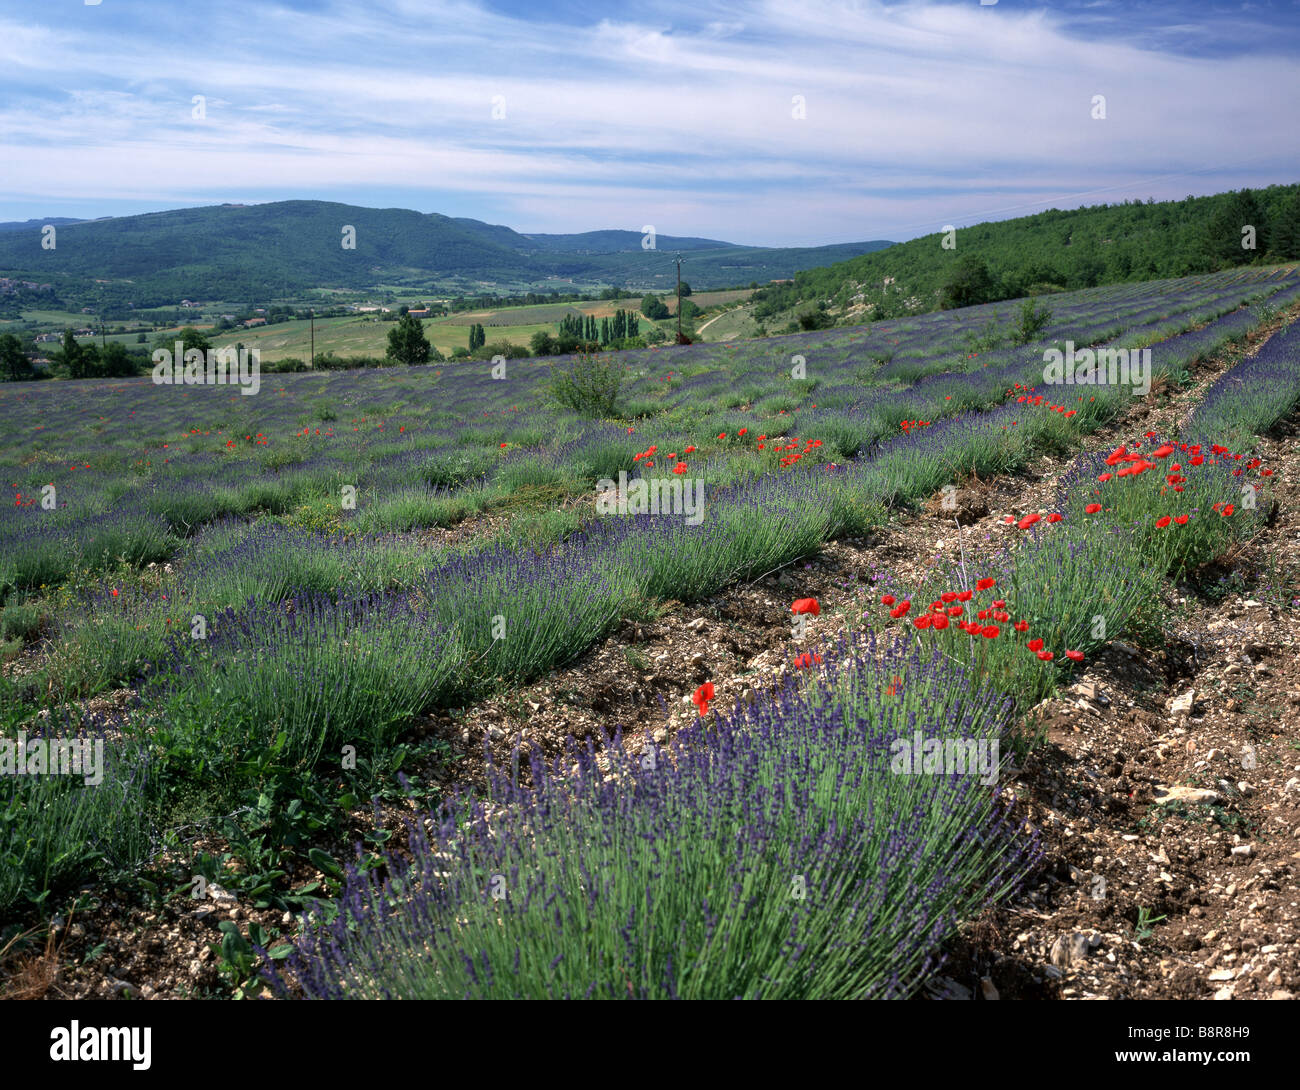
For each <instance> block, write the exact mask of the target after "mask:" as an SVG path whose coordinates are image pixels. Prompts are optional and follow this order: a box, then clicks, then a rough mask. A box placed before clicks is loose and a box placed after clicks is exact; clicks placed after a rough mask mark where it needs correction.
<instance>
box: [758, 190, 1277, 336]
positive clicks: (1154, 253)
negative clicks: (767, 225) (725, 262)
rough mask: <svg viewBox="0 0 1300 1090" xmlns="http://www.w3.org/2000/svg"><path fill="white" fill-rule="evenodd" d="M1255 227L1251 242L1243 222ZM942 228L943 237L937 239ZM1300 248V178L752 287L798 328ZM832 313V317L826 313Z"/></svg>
mask: <svg viewBox="0 0 1300 1090" xmlns="http://www.w3.org/2000/svg"><path fill="white" fill-rule="evenodd" d="M1246 227H1253V228H1254V232H1253V235H1254V237H1253V242H1254V248H1253V249H1251V248H1245V247H1243V245H1242V243H1243V240H1246V241H1251V239H1250V233H1249V232H1245V233H1243V228H1246ZM945 238H947V240H948V242H949V246H948V247H945V246H944V244H943V243H944V241H945ZM1296 258H1300V184H1297V185H1277V186H1270V187H1269V188H1267V189H1260V190H1254V191H1251V190H1240V191H1237V192H1232V193H1220V194H1216V195H1214V196H1211V197H1188V198H1186V199H1185V200H1181V201H1159V202H1157V201H1147V202H1145V203H1144V202H1141V201H1126V202H1124V203H1122V204H1109V205H1108V204H1101V205H1093V206H1089V207H1086V208H1077V209H1074V210H1072V211H1061V210H1059V209H1049V210H1048V211H1046V212H1040V213H1038V214H1037V215H1033V216H1023V217H1020V218H1019V219H1011V220H1002V221H1000V222H996V223H980V224H976V225H975V226H972V227H961V228H958V229H957V230H956V231H955V232H953V233H952V234H951V235H948V236H945V234H944V233H943V232H936V233H935V234H931V235H925V236H924V237H922V238H917V239H912V240H911V241H909V242H903V243H896V244H895V245H893V246H890V247H889V248H888V249H886V250H882V251H880V252H878V253H872V254H866V255H864V256H861V257H855V258H852V259H850V260H848V261H841V262H838V263H837V264H834V265H828V266H826V267H824V268H820V269H806V270H804V271H803V272H798V273H796V274H795V276H794V282H793V283H792V284H774V285H772V286H770V287H767V288H764V289H763V291H762V292H760V293H758V295H757V296H755V299H756V303H757V305H756V309H755V317H757V318H759V319H760V320H762V319H766V318H768V317H770V316H772V315H775V314H778V313H781V312H790V311H792V310H794V311H802V314H801V321H802V323H803V324H804V326H805V328H815V327H816V326H817V325H819V324H820V325H825V324H830V323H831V322H832V321H834V318H835V317H836V316H838V317H841V318H842V317H844V316H849V317H852V318H857V319H858V320H863V319H865V318H891V317H895V316H897V315H899V314H904V313H908V312H909V311H913V312H919V311H928V310H934V309H936V308H940V307H946V306H966V305H970V304H974V303H985V302H992V301H995V300H998V299H1013V298H1016V297H1018V296H1023V295H1029V294H1035V293H1038V292H1047V291H1057V290H1070V289H1076V288H1089V287H1095V286H1097V285H1099V284H1111V283H1118V282H1121V281H1134V280H1151V279H1159V278H1163V277H1173V276H1187V275H1191V274H1194V273H1202V272H1212V271H1215V270H1218V269H1223V268H1227V267H1230V266H1233V265H1241V264H1248V263H1251V262H1264V261H1269V260H1275V261H1283V260H1289V259H1296ZM828 311H829V315H828V313H827V312H828Z"/></svg>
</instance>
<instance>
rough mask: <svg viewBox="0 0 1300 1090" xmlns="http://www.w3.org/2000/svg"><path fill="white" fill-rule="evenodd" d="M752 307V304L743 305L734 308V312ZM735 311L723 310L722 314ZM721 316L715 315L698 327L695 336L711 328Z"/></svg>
mask: <svg viewBox="0 0 1300 1090" xmlns="http://www.w3.org/2000/svg"><path fill="white" fill-rule="evenodd" d="M753 305H754V304H753V303H746V304H744V306H739V307H736V310H744V309H745V307H750V306H753ZM736 310H724V311H723V312H722V314H735V313H736ZM722 314H715V315H714V316H713V317H712V318H710V319H709V320H708V321H707V322H705V323H704V324H703V325H702V326H700V328H699V329H697V330H696V331H695V335H696V336H697V337H698V336H699V335H700V334H701V333H703V332H704V331H705V330H706V329H708V328H709V326H711V325H712V324H713V323H714V322H716V321H717V320H718V319H719V318H721V317H722Z"/></svg>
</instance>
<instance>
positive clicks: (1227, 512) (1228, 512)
mask: <svg viewBox="0 0 1300 1090" xmlns="http://www.w3.org/2000/svg"><path fill="white" fill-rule="evenodd" d="M1233 510H1234V508H1233V506H1232V504H1228V505H1227V506H1226V507H1224V508H1223V510H1222V511H1220V512H1219V514H1220V515H1222V516H1223V517H1224V518H1227V517H1228V516H1229V515H1231V514H1232V512H1233Z"/></svg>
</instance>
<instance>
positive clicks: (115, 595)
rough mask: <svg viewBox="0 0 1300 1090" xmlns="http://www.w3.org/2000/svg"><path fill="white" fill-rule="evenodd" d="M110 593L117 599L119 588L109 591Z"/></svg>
mask: <svg viewBox="0 0 1300 1090" xmlns="http://www.w3.org/2000/svg"><path fill="white" fill-rule="evenodd" d="M109 593H110V594H111V595H112V596H113V597H114V598H116V597H117V587H114V588H113V589H112V590H111V591H109Z"/></svg>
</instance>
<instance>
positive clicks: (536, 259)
mask: <svg viewBox="0 0 1300 1090" xmlns="http://www.w3.org/2000/svg"><path fill="white" fill-rule="evenodd" d="M43 224H55V225H56V226H57V232H56V235H55V237H54V241H53V244H50V243H48V242H46V241H45V235H46V232H45V231H43V230H42V229H41V225H43ZM11 226H12V229H10V230H3V231H0V276H6V275H8V276H13V277H18V278H20V279H27V280H38V281H40V282H51V283H53V284H54V286H55V288H56V290H57V291H58V292H59V294H60V295H61V296H62V297H64V298H65V299H72V298H78V299H82V300H83V301H85V302H89V303H91V304H92V305H121V306H127V307H130V306H135V307H140V306H159V305H166V304H172V303H176V302H177V301H179V300H180V299H181V298H182V297H190V298H195V299H260V300H266V299H270V298H275V297H282V296H287V295H291V294H293V293H296V292H302V291H304V290H310V289H315V288H352V289H369V288H370V287H372V286H374V285H377V284H405V285H411V286H415V287H419V288H420V289H422V290H424V289H427V288H428V287H430V286H433V285H439V286H442V287H445V288H446V289H447V290H448V291H449V292H451V293H456V292H459V291H473V292H476V293H481V292H483V291H484V290H489V291H491V292H492V293H493V294H508V293H510V292H518V291H526V290H551V289H557V288H563V289H564V290H570V291H572V290H575V289H577V290H581V289H582V288H584V287H587V288H590V287H595V286H605V285H608V286H613V287H624V288H633V289H637V290H641V289H647V288H649V289H654V288H661V289H665V290H666V289H668V288H669V287H671V286H672V285H673V284H674V283H675V282H676V269H675V267H674V265H673V260H672V258H673V254H674V252H675V251H678V250H680V251H681V252H682V254H683V256H684V257H685V258H686V264H685V267H684V273H685V274H686V275H689V277H690V282H691V284H692V285H693V286H694V287H697V288H709V287H731V286H736V285H741V284H748V283H750V282H751V281H757V282H758V283H766V282H767V281H769V280H773V279H777V278H781V277H789V276H793V275H794V273H795V272H796V271H798V270H799V269H807V268H812V267H815V266H818V265H825V264H827V263H829V262H832V261H839V260H842V259H844V258H847V257H853V256H856V255H858V254H863V253H867V252H869V251H871V250H876V249H879V248H880V247H882V246H888V245H889V243H888V242H885V241H874V242H855V243H843V244H838V245H831V246H819V247H807V248H798V247H784V248H764V247H757V246H738V245H735V244H733V243H729V242H721V241H717V240H713V239H700V238H676V237H673V236H668V235H659V236H658V237H657V238H656V239H655V240H654V242H653V244H651V245H646V244H645V242H644V241H643V237H642V234H641V232H639V231H594V232H588V233H585V234H577V235H524V234H520V233H518V232H516V231H514V230H512V229H510V228H509V227H503V226H499V225H494V224H488V223H482V222H480V221H478V220H472V219H464V218H460V219H453V218H451V217H448V216H443V215H438V214H436V213H422V212H414V211H411V210H409V209H401V208H363V207H360V206H357V205H348V204H338V203H333V202H328V201H275V202H270V203H267V204H256V205H216V206H210V207H205V208H182V209H174V210H171V211H166V212H153V213H149V214H146V215H138V216H117V217H111V218H107V219H99V220H91V221H85V222H73V223H65V224H63V225H58V224H57V223H56V221H53V220H44V221H40V222H39V224H38V223H36V222H33V223H31V224H26V225H24V224H15V225H11Z"/></svg>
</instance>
